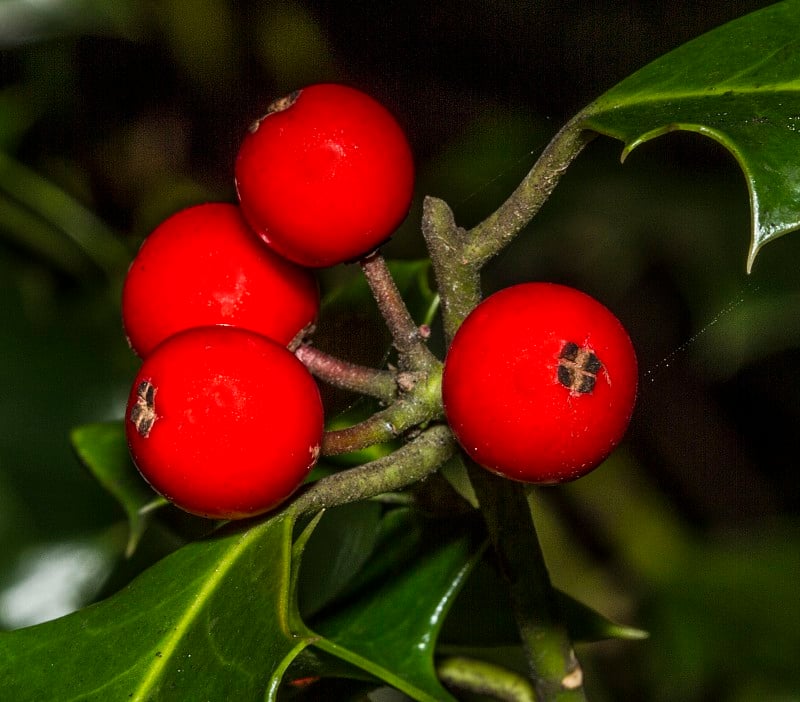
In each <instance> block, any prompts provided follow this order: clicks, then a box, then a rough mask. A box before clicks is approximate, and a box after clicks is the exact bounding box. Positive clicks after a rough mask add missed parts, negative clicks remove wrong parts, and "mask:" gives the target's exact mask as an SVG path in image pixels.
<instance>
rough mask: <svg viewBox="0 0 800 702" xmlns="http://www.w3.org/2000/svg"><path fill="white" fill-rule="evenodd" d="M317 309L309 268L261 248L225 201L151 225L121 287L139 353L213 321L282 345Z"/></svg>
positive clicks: (144, 353) (125, 319) (124, 312)
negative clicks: (180, 333) (148, 234)
mask: <svg viewBox="0 0 800 702" xmlns="http://www.w3.org/2000/svg"><path fill="white" fill-rule="evenodd" d="M318 310H319V289H318V286H317V282H316V279H315V277H314V275H313V274H312V272H311V271H309V270H307V269H305V268H301V267H299V266H297V265H295V264H294V263H291V262H290V261H287V260H285V259H283V258H281V257H280V256H278V255H277V254H275V253H274V252H273V251H270V250H269V249H267V248H266V247H265V246H264V245H263V244H262V243H261V241H260V240H259V238H258V237H257V236H256V235H255V233H254V232H253V231H252V230H251V229H249V227H248V226H247V224H246V223H245V221H244V219H243V218H242V216H241V213H240V211H239V208H238V207H236V206H235V205H231V204H226V203H209V204H204V205H197V206H194V207H189V208H187V209H185V210H182V211H180V212H178V213H176V214H174V215H172V216H171V217H169V218H168V219H166V220H165V221H164V222H162V223H161V224H160V225H159V226H158V227H156V229H155V230H154V231H153V232H152V234H150V236H148V237H147V239H145V241H144V243H143V244H142V246H141V248H140V249H139V252H138V253H137V254H136V257H135V258H134V260H133V263H132V264H131V266H130V269H129V270H128V274H127V277H126V278H125V285H124V288H123V292H122V319H123V325H124V327H125V333H126V334H127V337H128V341H129V342H130V345H131V347H132V348H133V350H134V351H135V352H136V353H137V354H138V355H139V356H141V357H142V358H144V357H146V356H147V355H148V354H150V352H152V350H153V349H154V348H155V347H156V345H157V344H159V343H160V342H161V341H163V340H164V339H166V338H168V337H170V336H172V335H173V334H175V333H176V332H179V331H182V330H184V329H190V328H192V327H200V326H208V325H214V324H228V325H231V326H235V327H242V328H245V329H250V330H252V331H255V332H258V333H259V334H263V335H264V336H268V337H270V338H271V339H274V340H275V341H278V342H279V343H281V344H284V345H285V344H288V343H289V342H290V341H292V339H294V338H295V336H296V335H297V334H298V333H299V332H300V331H301V330H303V329H304V328H306V327H307V326H308V325H310V324H311V323H312V322H313V321H314V319H315V318H316V316H317V312H318Z"/></svg>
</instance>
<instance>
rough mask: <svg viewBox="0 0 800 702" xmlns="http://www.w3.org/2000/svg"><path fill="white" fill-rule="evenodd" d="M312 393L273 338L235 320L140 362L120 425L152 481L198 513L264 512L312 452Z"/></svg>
mask: <svg viewBox="0 0 800 702" xmlns="http://www.w3.org/2000/svg"><path fill="white" fill-rule="evenodd" d="M322 425H323V413H322V403H321V401H320V396H319V390H318V389H317V385H316V382H315V381H314V379H313V378H312V377H311V374H310V373H309V372H308V371H307V370H306V368H305V366H303V364H302V363H300V361H298V360H297V359H296V358H295V357H294V355H293V354H292V353H291V352H290V351H288V350H287V349H286V348H285V347H283V346H281V345H279V344H278V343H276V342H274V341H271V340H270V339H267V338H266V337H263V336H260V335H259V334H254V333H253V332H250V331H247V330H245V329H237V328H235V327H224V326H217V327H199V328H195V329H190V330H187V331H184V332H181V333H179V334H177V335H175V336H172V337H170V338H169V339H167V340H166V341H165V342H164V343H162V344H160V345H159V346H158V348H156V350H155V351H154V352H153V353H152V354H151V355H150V356H148V357H147V358H146V359H145V361H144V363H143V364H142V367H141V370H140V371H139V374H138V375H137V376H136V380H135V381H134V384H133V389H132V390H131V394H130V398H129V400H128V407H127V413H126V421H125V430H126V434H127V437H128V445H129V447H130V450H131V455H132V457H133V460H134V463H135V464H136V466H137V467H138V468H139V471H140V472H141V474H142V475H143V476H144V478H145V480H147V482H148V483H150V485H152V486H153V488H154V489H155V490H156V491H158V492H159V493H161V494H162V495H164V496H165V497H166V498H167V499H168V500H170V501H171V502H173V503H175V504H176V505H177V506H178V507H180V508H182V509H184V510H186V511H187V512H192V513H193V514H198V515H201V516H204V517H211V518H215V519H237V518H242V517H250V516H253V515H256V514H260V513H262V512H265V511H267V510H269V509H271V508H273V507H275V506H276V505H278V504H279V503H280V502H281V501H283V500H284V499H286V498H287V497H288V496H289V495H291V494H292V492H294V490H295V489H296V488H297V487H298V486H299V485H300V484H301V482H302V481H303V479H304V478H305V477H306V475H307V474H308V472H309V471H310V470H311V467H312V466H313V465H314V463H315V461H316V460H317V456H318V455H319V450H320V442H321V440H322V429H323V427H322Z"/></svg>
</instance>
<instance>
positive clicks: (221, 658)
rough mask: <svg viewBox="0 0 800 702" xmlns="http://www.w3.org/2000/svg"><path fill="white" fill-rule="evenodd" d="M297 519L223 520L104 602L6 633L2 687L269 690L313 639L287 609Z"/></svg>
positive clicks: (182, 693) (130, 692) (89, 691)
mask: <svg viewBox="0 0 800 702" xmlns="http://www.w3.org/2000/svg"><path fill="white" fill-rule="evenodd" d="M292 526H293V525H292V520H291V519H289V518H286V517H283V518H281V517H278V518H275V519H272V520H269V521H266V522H263V523H261V524H258V525H256V526H254V527H251V528H250V529H249V530H242V528H241V527H238V528H232V529H227V530H223V531H221V532H219V533H218V534H217V535H215V536H213V537H210V538H208V539H205V540H203V541H197V542H194V543H192V544H189V545H188V546H185V547H184V548H182V549H180V550H178V551H176V552H175V553H173V554H171V555H170V556H168V557H167V558H165V559H163V560H162V561H160V562H159V563H158V564H156V565H155V566H153V567H152V568H150V569H149V570H148V571H146V572H145V573H144V574H142V575H141V576H139V577H138V578H137V579H136V580H134V581H133V582H131V583H130V584H129V585H128V586H127V587H125V588H124V589H123V590H121V591H120V592H119V593H117V594H116V595H114V596H112V597H111V598H109V599H107V600H105V601H103V602H100V603H98V604H96V605H93V606H91V607H87V608H86V609H83V610H81V611H79V612H76V613H74V614H71V615H68V616H66V617H63V618H61V619H57V620H55V621H52V622H49V623H47V624H42V625H39V626H36V627H31V628H28V629H19V630H17V631H14V632H9V633H2V634H0V699H9V700H12V699H13V700H17V701H18V702H25V701H30V702H34V701H37V702H38V701H39V700H54V699H61V700H68V699H81V700H98V701H100V700H102V701H103V702H106V700H140V701H144V700H156V699H157V700H206V699H215V700H216V699H219V700H223V699H225V700H228V699H236V700H240V701H246V700H252V701H253V702H255V701H256V700H263V699H264V695H265V690H266V687H267V683H268V680H269V678H270V676H271V675H272V674H273V671H275V670H276V669H278V668H279V667H280V666H281V665H284V666H285V665H288V661H289V660H290V659H291V656H292V654H293V652H296V651H299V650H301V649H302V648H303V647H304V646H305V644H306V641H305V640H304V639H302V638H299V637H296V636H293V635H292V634H293V632H291V631H289V628H288V622H287V617H286V611H287V602H288V597H289V580H290V551H291V535H292Z"/></svg>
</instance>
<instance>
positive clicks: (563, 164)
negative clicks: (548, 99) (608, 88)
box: [465, 114, 596, 266]
mask: <svg viewBox="0 0 800 702" xmlns="http://www.w3.org/2000/svg"><path fill="white" fill-rule="evenodd" d="M582 121H583V115H582V114H578V115H577V116H576V117H574V118H573V119H572V120H570V121H569V122H567V124H565V125H564V126H563V127H562V128H561V130H560V131H559V132H558V134H556V135H555V136H554V137H553V139H552V140H551V141H550V143H549V144H548V145H547V147H545V150H544V151H543V152H542V153H541V155H540V156H539V158H538V159H537V161H536V163H535V164H534V165H533V168H532V169H531V170H530V171H529V173H528V175H526V176H525V178H524V179H523V181H522V182H521V183H520V184H519V185H518V186H517V188H516V190H514V192H513V193H511V195H510V196H509V197H508V199H507V200H506V201H505V202H504V203H503V204H502V205H500V207H498V208H497V210H495V211H494V212H493V213H492V214H491V215H489V217H487V218H486V219H485V220H484V221H483V222H481V223H480V224H478V225H477V226H475V227H473V228H472V229H471V230H470V231H469V232H467V233H466V248H465V259H466V260H467V261H469V262H470V264H472V265H476V266H483V265H484V264H485V263H486V261H488V260H489V259H490V258H491V257H492V256H495V255H496V254H497V253H499V252H500V251H501V250H502V249H503V248H504V247H505V246H507V245H508V244H509V243H510V242H511V241H512V240H513V239H514V237H515V236H516V235H517V234H518V233H519V232H520V230H521V229H522V228H523V227H524V226H525V225H526V224H528V223H529V222H530V221H531V220H532V219H533V217H534V216H535V215H536V213H537V212H538V211H539V210H540V209H541V207H542V205H543V204H544V203H545V202H546V201H547V199H548V198H549V197H550V195H551V194H552V192H553V190H554V189H555V187H556V185H557V184H558V181H559V180H560V179H561V176H562V175H564V172H565V171H566V170H567V168H568V166H569V165H570V163H572V161H574V160H575V158H576V157H577V156H578V154H580V152H581V151H582V150H583V148H584V147H585V146H586V145H587V144H588V143H589V142H590V141H591V140H592V139H593V138H594V137H595V136H596V134H595V133H594V132H590V131H588V130H584V129H582V128H581V126H580V125H581V123H582Z"/></svg>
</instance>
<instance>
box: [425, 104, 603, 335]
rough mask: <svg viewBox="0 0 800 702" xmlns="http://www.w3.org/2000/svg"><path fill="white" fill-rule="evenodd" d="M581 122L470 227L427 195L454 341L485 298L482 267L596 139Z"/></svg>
mask: <svg viewBox="0 0 800 702" xmlns="http://www.w3.org/2000/svg"><path fill="white" fill-rule="evenodd" d="M580 123H581V115H578V116H577V117H575V118H574V119H573V120H572V121H570V122H568V123H567V124H566V125H565V126H564V127H563V128H562V129H561V131H559V132H558V134H556V135H555V136H554V137H553V139H552V141H551V142H550V143H549V144H548V145H547V147H546V148H545V150H544V151H543V152H542V154H541V156H540V157H539V158H538V160H537V161H536V163H535V164H534V166H533V168H532V169H531V170H530V172H529V173H528V174H527V175H526V176H525V179H524V180H523V181H522V182H521V183H520V184H519V186H518V187H517V189H516V190H515V191H514V192H513V193H512V194H511V195H510V196H509V198H508V199H507V200H506V201H505V202H504V203H503V204H502V205H500V207H499V208H498V209H497V210H496V211H495V212H494V213H493V214H491V215H490V216H489V217H487V218H486V219H485V220H484V221H483V222H481V223H480V224H478V225H477V226H475V227H474V228H473V229H471V230H469V231H465V230H464V229H463V228H461V227H459V226H457V225H456V223H455V218H454V216H453V212H452V211H451V210H450V208H449V207H448V205H447V204H446V203H445V202H444V201H442V200H439V199H437V198H432V197H428V198H426V199H425V201H424V203H423V213H422V233H423V235H424V236H425V241H426V243H427V246H428V251H429V252H430V255H431V261H432V262H433V270H434V274H435V276H436V283H437V288H438V290H439V294H440V296H441V299H442V320H443V324H444V331H445V337H446V339H447V340H448V342H449V340H451V339H452V338H453V335H454V334H455V333H456V330H457V329H458V328H459V327H460V326H461V323H462V322H463V321H464V319H466V317H467V315H468V314H469V313H470V312H471V311H472V310H473V309H475V306H476V305H477V304H478V303H479V302H480V300H481V286H480V270H481V268H482V267H483V266H484V265H485V264H486V262H487V261H488V260H489V259H490V258H492V257H493V256H495V255H496V254H498V253H499V252H500V251H501V250H502V249H503V248H504V247H505V246H507V245H508V244H509V243H510V242H511V241H512V240H513V239H514V237H515V236H516V235H517V234H518V233H519V232H520V230H521V229H522V228H523V227H524V226H525V225H526V224H528V223H529V222H530V221H531V219H533V217H534V215H536V213H537V212H538V211H539V209H540V208H541V207H542V205H543V204H544V203H545V201H546V200H547V198H548V197H550V194H551V193H552V192H553V189H554V188H555V187H556V185H557V183H558V181H559V180H560V178H561V176H562V175H563V174H564V172H565V171H566V169H567V167H568V166H569V164H570V163H572V161H573V160H575V158H576V157H577V156H578V154H580V152H581V151H582V150H583V148H584V146H586V144H588V143H589V141H591V139H592V138H593V137H594V134H593V133H592V132H588V131H584V130H582V129H581V128H580Z"/></svg>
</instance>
